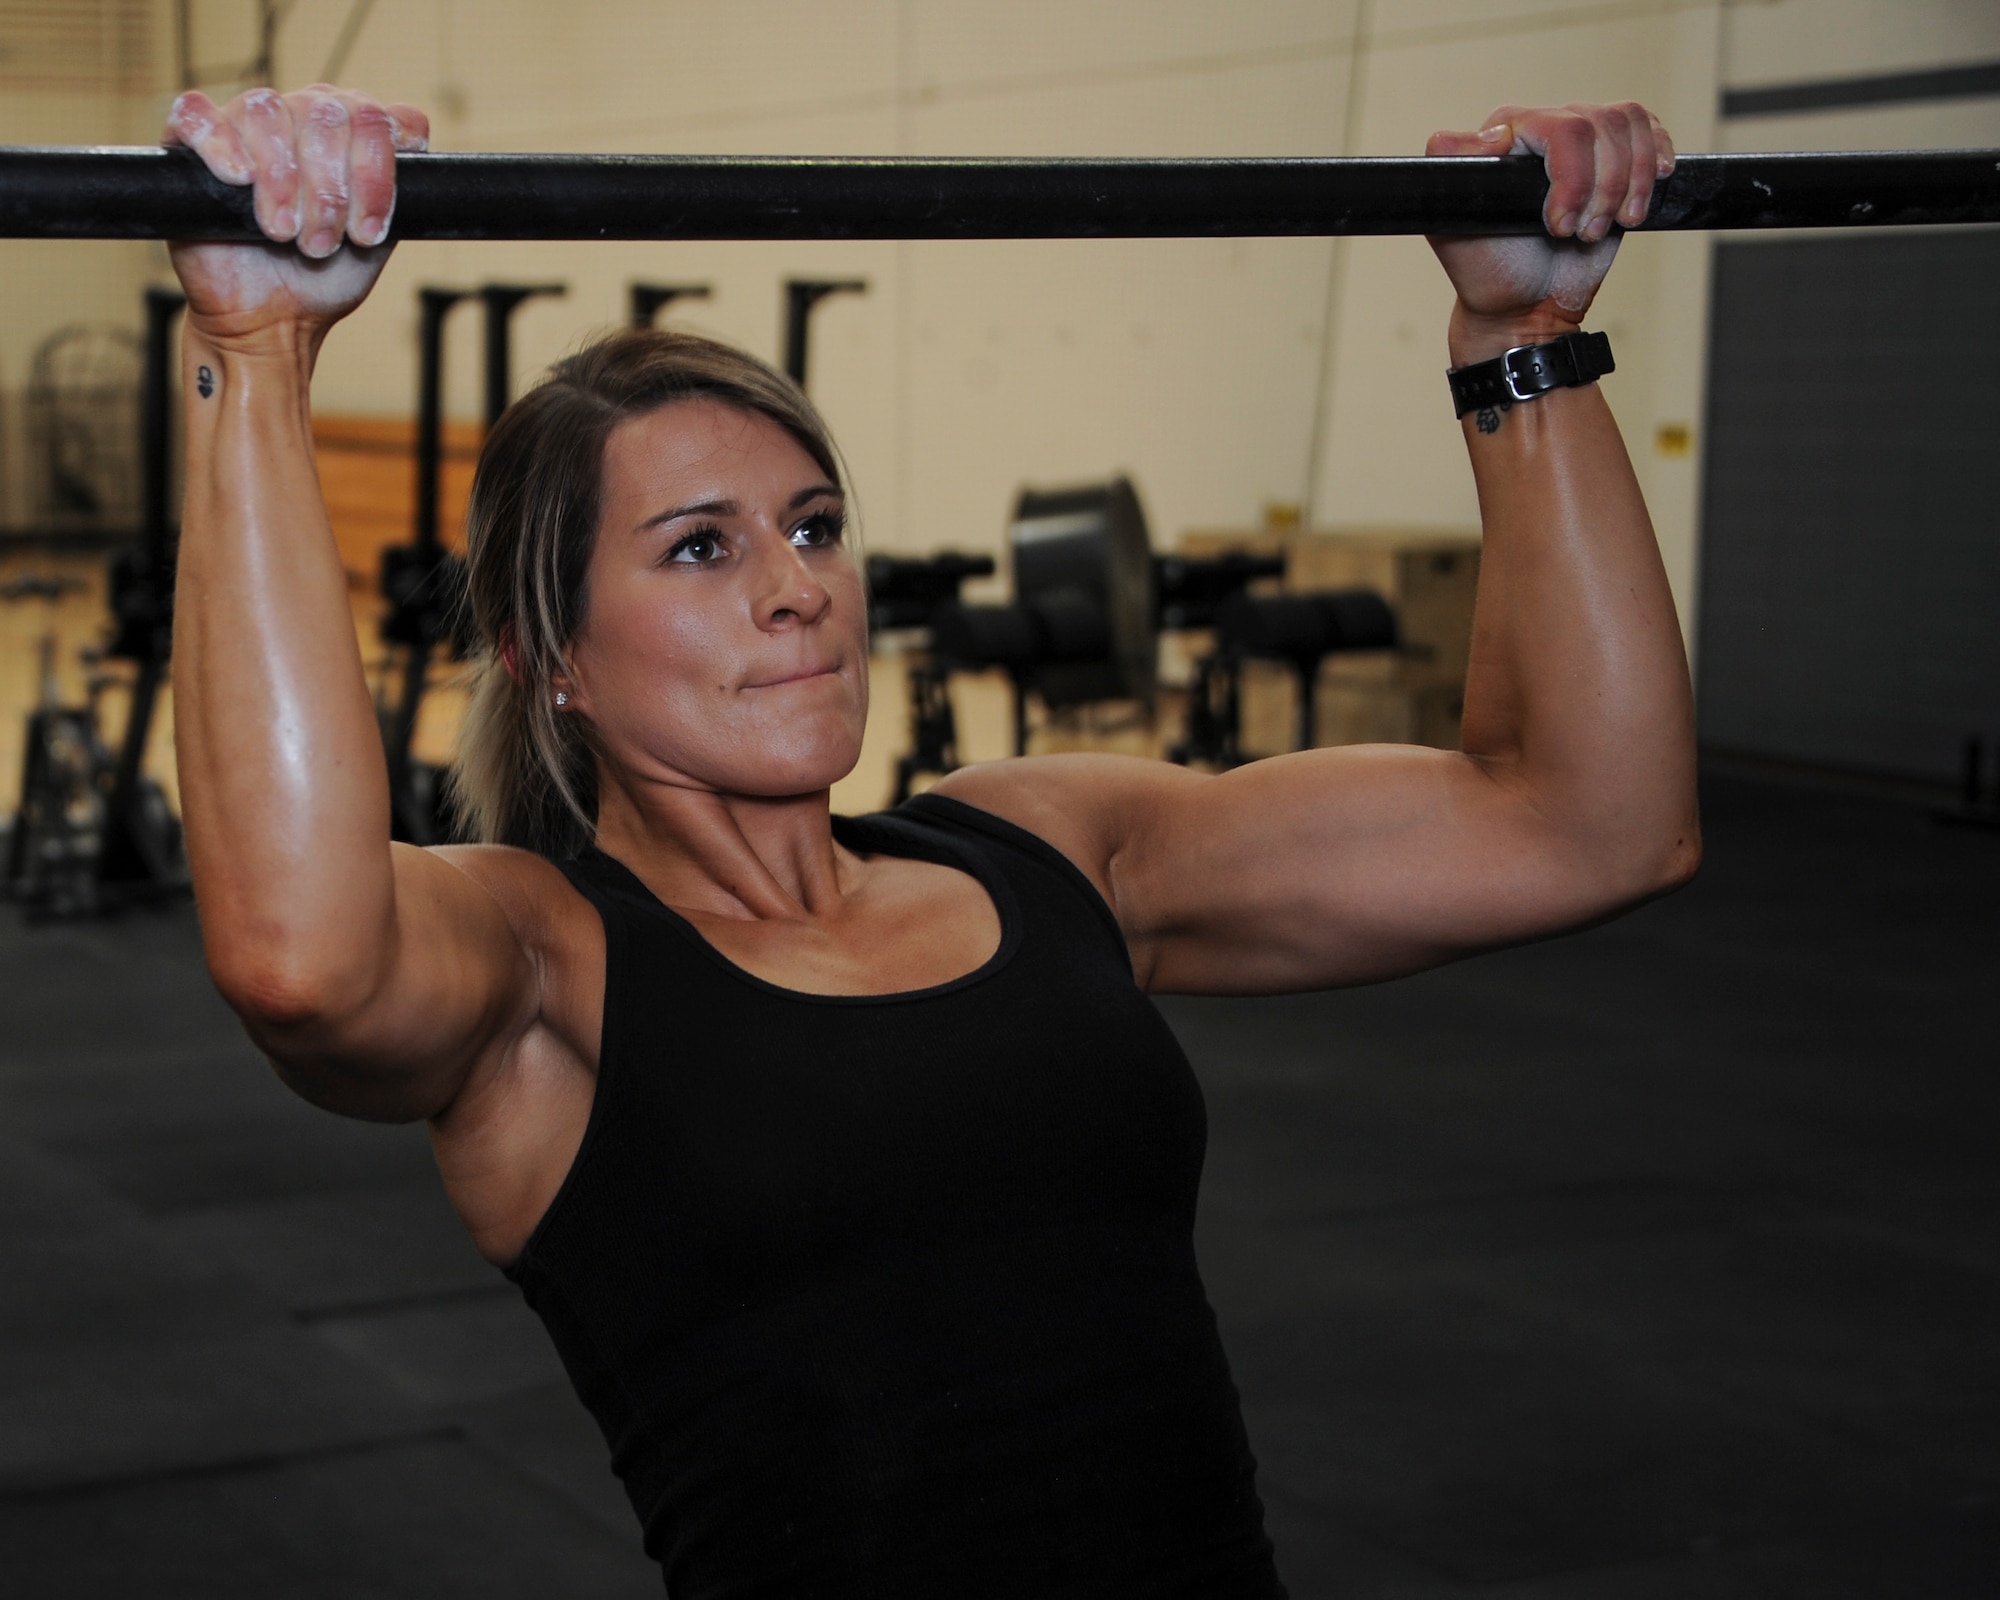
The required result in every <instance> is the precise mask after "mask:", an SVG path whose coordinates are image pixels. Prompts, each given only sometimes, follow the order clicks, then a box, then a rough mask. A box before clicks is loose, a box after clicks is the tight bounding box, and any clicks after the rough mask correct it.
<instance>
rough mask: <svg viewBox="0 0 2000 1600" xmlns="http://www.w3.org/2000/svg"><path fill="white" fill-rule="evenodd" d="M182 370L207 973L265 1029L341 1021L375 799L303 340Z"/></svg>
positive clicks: (191, 765)
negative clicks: (261, 1015) (332, 1018)
mask: <svg viewBox="0 0 2000 1600" xmlns="http://www.w3.org/2000/svg"><path fill="white" fill-rule="evenodd" d="M247 344H248V348H238V349H222V348H219V347H218V346H217V345H216V344H214V343H212V342H211V341H210V340H209V339H208V338H207V337H205V336H204V335H203V333H202V332H201V331H200V330H198V329H195V328H190V330H189V332H188V335H187V338H186V340H185V353H184V358H183V365H184V368H185V371H184V382H185V385H186V414H187V502H186V509H185V512H184V514H183V531H182V536H181V550H180V562H179V579H178V590H177V600H176V611H175V622H174V687H175V735H176V747H177V754H178V760H179V767H180V788H181V796H182V805H183V807H184V810H185V814H186V825H187V840H188V856H189V862H190V866H191V869H192V872H193V876H194V882H195V891H196V896H197V900H198V903H199V905H200V908H201V917H202V930H203V936H204V939H205V941H206V944H207V947H208V952H209V959H210V964H211V967H212V968H213V969H214V971H215V974H216V977H217V980H218V982H220V983H221V984H222V986H223V989H224V992H225V993H226V994H228V995H229V997H230V998H231V1000H232V1001H234V1002H236V1003H237V1004H238V1005H239V1007H245V1008H246V1009H261V1010H263V1011H264V1012H265V1013H266V1014H267V1015H269V1016H270V1017H271V1018H272V1019H273V1020H279V1019H282V1018H283V1017H285V1015H286V1014H287V1013H288V1012H296V1011H300V1010H305V1009H310V1008H313V1007H318V1006H321V1005H326V1004H338V1003H340V1002H341V1001H343V1000H347V1001H358V999H359V998H360V996H361V994H362V993H364V992H365V990H366V988H367V986H368V985H369V983H370V982H371V981H373V979H374V977H375V975H376V970H377V968H378V967H379V964H380V963H381V962H382V961H383V960H384V959H385V958H386V956H387V954H388V950H389V947H390V945H391V943H392V936H393V929H394V920H395V918H394V888H393V878H392V870H391V860H390V845H389V809H388V783H387V776H386V770H385V766H384V761H383V755H382V746H381V739H380V735H379V733H378V732H377V729H376V723H375V716H374V710H373V706H372V704H371V702H370V699H369V695H368V691H367V685H366V683H365V681H364V678H363V675H362V668H361V659H360V651H359V648H358V646H357V643H356V639H355V634H354V624H353V619H352V612H351V610H350V606H349V602H348V594H347V578H346V573H345V571H344V570H343V568H342V566H341V562H340V558H339V553H338V551H337V549H336V547H335V544H334V540H333V532H332V528H331V525H330V523H329V521H328V518H327V513H326V507H325V504H324V502H323V500H322V498H321V494H320V486H319V479H318V474H317V471H316V469H315V466H314V461H313V453H312V438H311V421H310V413H309V406H308V388H309V383H310V375H311V365H312V354H313V350H312V348H311V345H310V341H309V339H308V338H307V336H306V335H304V334H303V333H300V334H298V335H296V336H291V335H288V336H286V337H283V338H263V339H259V340H256V341H247Z"/></svg>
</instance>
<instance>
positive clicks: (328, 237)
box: [300, 228, 340, 256]
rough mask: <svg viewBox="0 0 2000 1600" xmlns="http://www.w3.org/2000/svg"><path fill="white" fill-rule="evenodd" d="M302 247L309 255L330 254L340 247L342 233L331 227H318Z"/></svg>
mask: <svg viewBox="0 0 2000 1600" xmlns="http://www.w3.org/2000/svg"><path fill="white" fill-rule="evenodd" d="M300 248H301V249H303V250H304V251H305V253H306V254H307V255H309V256H330V255H332V254H333V253H334V251H336V250H338V249H339V248H340V235H339V234H338V233H336V232H334V230H333V229H331V228H317V229H315V230H314V231H313V236H312V237H311V238H310V239H308V240H307V241H306V242H305V243H304V244H303V245H302V246H300Z"/></svg>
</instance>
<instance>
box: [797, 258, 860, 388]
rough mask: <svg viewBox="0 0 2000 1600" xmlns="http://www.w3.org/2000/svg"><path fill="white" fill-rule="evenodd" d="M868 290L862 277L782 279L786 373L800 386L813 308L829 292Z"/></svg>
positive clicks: (808, 348)
mask: <svg viewBox="0 0 2000 1600" xmlns="http://www.w3.org/2000/svg"><path fill="white" fill-rule="evenodd" d="M867 292H868V283H867V280H866V279H864V278H840V279H824V278H787V279H786V280H785V375H786V376H787V377H789V378H790V379H791V380H792V382H794V383H796V384H797V385H798V386H799V387H800V388H801V389H803V388H804V387H805V386H806V362H807V359H808V357H809V355H810V353H811V346H812V314H813V307H814V306H816V305H818V304H819V303H820V301H822V300H824V299H825V298H826V297H827V296H828V295H830V294H866V293H867Z"/></svg>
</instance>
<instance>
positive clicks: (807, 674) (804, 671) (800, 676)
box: [743, 667, 840, 689]
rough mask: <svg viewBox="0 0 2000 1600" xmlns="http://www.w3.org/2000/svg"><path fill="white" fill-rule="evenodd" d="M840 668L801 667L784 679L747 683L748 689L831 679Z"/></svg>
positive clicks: (775, 687) (778, 686)
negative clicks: (817, 679)
mask: <svg viewBox="0 0 2000 1600" xmlns="http://www.w3.org/2000/svg"><path fill="white" fill-rule="evenodd" d="M839 670H840V669H839V668H838V667H801V668H800V669H799V670H798V671H797V672H788V673H786V674H785V675H784V676H783V677H782V678H765V679H763V680H762V681H760V682H757V683H746V684H745V685H744V686H743V687H744V688H746V689H778V688H782V687H783V686H784V685H786V684H788V683H805V682H807V681H808V680H810V679H813V678H830V677H832V676H833V674H834V673H836V672H838V671H839Z"/></svg>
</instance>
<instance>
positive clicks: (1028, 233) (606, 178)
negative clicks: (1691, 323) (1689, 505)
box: [0, 145, 2000, 240]
mask: <svg viewBox="0 0 2000 1600" xmlns="http://www.w3.org/2000/svg"><path fill="white" fill-rule="evenodd" d="M396 177H397V184H398V191H399V192H398V199H397V208H396V219H395V234H396V237H398V238H402V239H1061V238H1149V237H1150V238H1168V237H1252V236H1257V235H1284V234H1293V235H1301V234H1302V235H1317V234H1393V233H1533V232H1537V231H1539V230H1540V227H1541V209H1542V201H1543V199H1544V197H1545V195H1546V193H1547V180H1546V179H1545V177H1544V176H1543V172H1542V164H1541V162H1540V160H1539V159H1538V158H1536V157H1533V156H1448V157H1439V158H1436V159H1431V158H1426V157H1421V156H1417V157H1404V156H1394V157H1372V156H1371V157H1363V158H1349V159H1320V158H1297V159H1294V158H1278V159H1258V160H1189V161H1182V160H1039V159H1027V160H1015V159H977V160H965V159H959V158H956V157H946V158H936V157H893V158H890V157H882V158H874V157H847V156H811V157H801V158H786V157H773V156H647V155H596V156H592V155H461V154H437V155H405V156H398V157H397V158H396ZM1964 222H2000V150H1926V151H1852V152H1841V153H1834V154H1806V155H1799V154H1786V155H1692V156H1682V157H1681V158H1680V164H1679V165H1678V166H1677V167H1676V168H1675V169H1674V172H1673V175H1672V176H1671V177H1669V178H1668V179H1666V180H1665V181H1664V182H1663V183H1662V184H1661V185H1660V187H1659V189H1658V190H1657V191H1656V193H1655V195H1654V200H1653V208H1652V213H1651V215H1650V216H1649V217H1648V219H1647V220H1646V222H1645V223H1644V224H1643V226H1644V227H1645V228H1649V229H1665V228H1676V229H1680V228H1846V227H1882V226H1911V225H1922V224H1934V223H1964ZM0 237H7V238H43V239H164V238H173V239H207V240H232V239H254V238H256V237H258V234H257V230H256V227H255V224H254V222H253V220H252V218H251V213H250V191H249V190H248V189H247V188H239V187H234V186H232V185H229V184H225V183H222V182H220V181H218V180H217V179H216V178H214V177H212V176H211V175H210V174H209V172H208V170H207V169H206V168H205V167H204V166H203V165H202V164H201V162H200V161H199V160H198V159H197V158H196V157H195V156H194V155H193V154H192V153H190V152H188V151H185V150H162V149H154V148H136V147H135V148H116V147H69V148H63V147H35V146H25V145H14V146H0Z"/></svg>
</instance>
